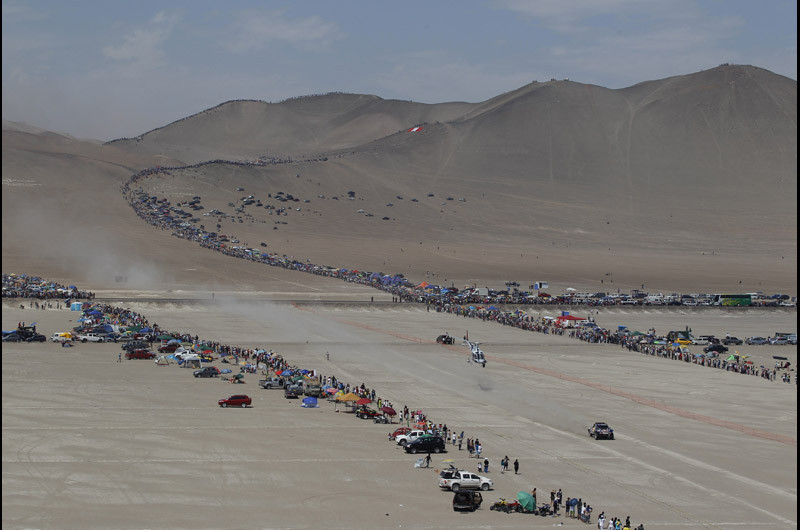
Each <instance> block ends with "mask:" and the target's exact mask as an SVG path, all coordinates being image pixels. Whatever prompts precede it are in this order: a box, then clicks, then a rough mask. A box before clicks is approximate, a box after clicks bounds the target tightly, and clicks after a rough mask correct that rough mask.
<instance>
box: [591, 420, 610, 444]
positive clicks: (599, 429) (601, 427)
mask: <svg viewBox="0 0 800 530" xmlns="http://www.w3.org/2000/svg"><path fill="white" fill-rule="evenodd" d="M588 431H589V436H591V437H592V438H594V439H595V440H600V439H603V438H605V439H607V440H613V439H614V429H612V428H611V427H609V426H608V424H607V423H605V422H601V421H598V422H596V423H595V424H594V425H592V426H591V427H590V428H589V429H588Z"/></svg>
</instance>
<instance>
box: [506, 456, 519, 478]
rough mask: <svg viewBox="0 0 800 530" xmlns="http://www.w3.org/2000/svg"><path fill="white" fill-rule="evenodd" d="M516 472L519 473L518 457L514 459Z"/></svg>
mask: <svg viewBox="0 0 800 530" xmlns="http://www.w3.org/2000/svg"><path fill="white" fill-rule="evenodd" d="M506 458H508V457H506ZM514 474H515V475H519V459H517V458H515V459H514Z"/></svg>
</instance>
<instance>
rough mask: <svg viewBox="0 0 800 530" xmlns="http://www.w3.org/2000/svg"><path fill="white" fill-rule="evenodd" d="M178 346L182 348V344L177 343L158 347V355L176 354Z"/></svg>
mask: <svg viewBox="0 0 800 530" xmlns="http://www.w3.org/2000/svg"><path fill="white" fill-rule="evenodd" d="M178 346H180V344H178V343H177V342H173V343H172V344H165V345H163V346H159V347H158V353H175V350H177V349H178Z"/></svg>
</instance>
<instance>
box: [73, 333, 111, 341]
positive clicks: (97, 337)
mask: <svg viewBox="0 0 800 530" xmlns="http://www.w3.org/2000/svg"><path fill="white" fill-rule="evenodd" d="M78 340H79V341H81V342H105V341H106V339H105V338H104V337H101V336H100V335H95V334H94V333H84V334H81V335H78Z"/></svg>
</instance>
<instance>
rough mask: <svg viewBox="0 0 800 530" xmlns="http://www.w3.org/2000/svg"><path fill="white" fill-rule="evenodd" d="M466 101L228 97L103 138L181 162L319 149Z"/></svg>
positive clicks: (359, 140)
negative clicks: (144, 129) (142, 129)
mask: <svg viewBox="0 0 800 530" xmlns="http://www.w3.org/2000/svg"><path fill="white" fill-rule="evenodd" d="M472 106H473V105H470V104H468V103H444V104H439V105H426V104H422V103H412V102H410V101H397V100H384V99H381V98H379V97H376V96H368V95H360V94H327V95H321V96H306V97H299V98H294V99H289V100H286V101H283V102H281V103H265V102H263V101H249V100H242V101H229V102H226V103H223V104H221V105H218V106H216V107H214V108H211V109H208V110H205V111H203V112H200V113H198V114H195V115H193V116H190V117H187V118H184V119H182V120H179V121H176V122H174V123H171V124H169V125H166V126H164V127H161V128H159V129H156V130H153V131H150V132H148V133H145V134H143V135H141V136H138V137H137V138H133V139H122V140H115V141H112V142H110V143H111V144H114V145H116V146H119V147H121V148H123V149H127V150H130V151H132V152H139V153H147V154H164V155H167V156H171V157H173V158H177V159H180V160H183V161H184V162H185V163H187V164H192V163H197V162H202V161H204V160H211V159H216V158H223V159H228V160H230V159H251V160H252V159H255V158H257V157H259V156H275V155H282V156H289V155H304V154H317V153H324V152H327V151H331V150H335V149H344V148H348V147H353V146H357V145H361V144H364V143H367V142H370V141H372V140H375V139H378V138H383V137H384V136H386V135H388V134H392V133H394V132H397V131H398V130H400V129H403V128H405V127H408V126H409V125H408V124H411V125H414V124H417V123H421V122H428V121H431V122H432V121H440V120H441V121H448V120H451V119H454V118H456V117H458V116H460V115H461V114H463V113H464V112H465V110H467V109H469V108H471V107H472Z"/></svg>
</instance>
